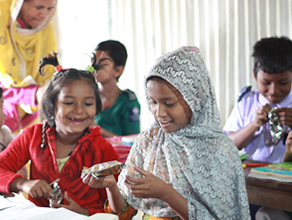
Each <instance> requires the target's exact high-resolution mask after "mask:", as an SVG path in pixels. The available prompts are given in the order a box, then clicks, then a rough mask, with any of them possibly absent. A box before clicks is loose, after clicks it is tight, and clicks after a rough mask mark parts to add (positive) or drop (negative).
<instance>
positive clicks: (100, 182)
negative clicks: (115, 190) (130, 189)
mask: <svg viewBox="0 0 292 220" xmlns="http://www.w3.org/2000/svg"><path fill="white" fill-rule="evenodd" d="M82 181H83V183H85V184H88V185H89V186H91V187H94V188H111V187H112V186H114V185H115V184H116V179H115V177H114V176H113V175H109V176H105V177H101V178H95V177H94V176H92V175H91V174H90V173H88V174H86V175H85V176H84V177H83V178H82Z"/></svg>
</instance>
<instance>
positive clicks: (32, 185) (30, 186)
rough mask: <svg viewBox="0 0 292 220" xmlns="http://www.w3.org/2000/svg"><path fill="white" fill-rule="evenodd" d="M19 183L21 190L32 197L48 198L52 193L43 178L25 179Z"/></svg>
mask: <svg viewBox="0 0 292 220" xmlns="http://www.w3.org/2000/svg"><path fill="white" fill-rule="evenodd" d="M21 185H22V186H21V191H23V192H25V193H27V194H29V195H31V196H32V198H41V197H44V198H49V197H50V196H51V194H52V188H51V186H50V185H49V184H48V183H47V182H46V181H45V180H25V181H24V182H23V183H22V184H21Z"/></svg>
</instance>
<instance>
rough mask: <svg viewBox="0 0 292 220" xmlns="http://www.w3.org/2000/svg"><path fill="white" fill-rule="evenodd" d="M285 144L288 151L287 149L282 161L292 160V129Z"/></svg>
mask: <svg viewBox="0 0 292 220" xmlns="http://www.w3.org/2000/svg"><path fill="white" fill-rule="evenodd" d="M285 145H286V151H285V154H284V156H283V159H282V161H283V162H286V161H292V131H290V132H289V134H288V137H287V139H286V142H285Z"/></svg>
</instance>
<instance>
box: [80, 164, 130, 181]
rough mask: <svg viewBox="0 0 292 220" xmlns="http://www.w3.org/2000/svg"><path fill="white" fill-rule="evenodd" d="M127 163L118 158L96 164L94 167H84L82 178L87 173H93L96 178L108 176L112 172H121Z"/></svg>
mask: <svg viewBox="0 0 292 220" xmlns="http://www.w3.org/2000/svg"><path fill="white" fill-rule="evenodd" d="M124 166H125V164H124V163H121V162H119V161H117V160H113V161H108V162H104V163H99V164H95V165H93V166H92V167H89V168H88V167H83V169H82V173H81V178H82V177H83V176H85V175H86V174H87V173H91V175H92V176H94V177H95V178H100V177H104V176H108V175H111V174H116V173H119V172H120V171H121V170H122V168H124Z"/></svg>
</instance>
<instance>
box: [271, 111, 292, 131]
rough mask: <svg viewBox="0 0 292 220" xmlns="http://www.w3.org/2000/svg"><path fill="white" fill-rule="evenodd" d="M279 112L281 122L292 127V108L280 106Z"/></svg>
mask: <svg viewBox="0 0 292 220" xmlns="http://www.w3.org/2000/svg"><path fill="white" fill-rule="evenodd" d="M275 112H277V114H278V117H279V120H280V122H281V124H283V125H287V126H289V127H290V128H292V108H279V109H277V110H276V111H275Z"/></svg>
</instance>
